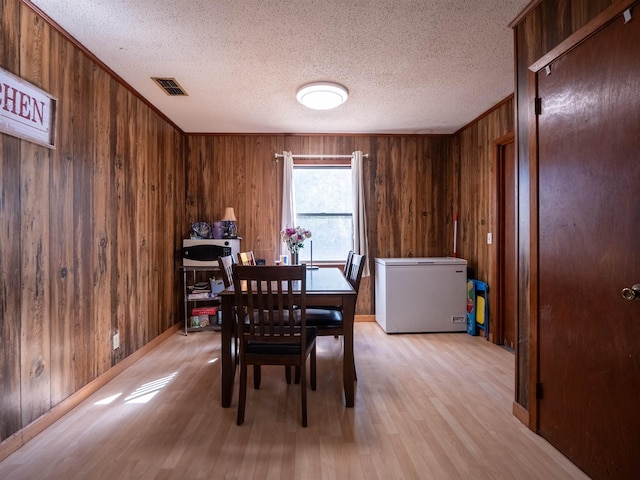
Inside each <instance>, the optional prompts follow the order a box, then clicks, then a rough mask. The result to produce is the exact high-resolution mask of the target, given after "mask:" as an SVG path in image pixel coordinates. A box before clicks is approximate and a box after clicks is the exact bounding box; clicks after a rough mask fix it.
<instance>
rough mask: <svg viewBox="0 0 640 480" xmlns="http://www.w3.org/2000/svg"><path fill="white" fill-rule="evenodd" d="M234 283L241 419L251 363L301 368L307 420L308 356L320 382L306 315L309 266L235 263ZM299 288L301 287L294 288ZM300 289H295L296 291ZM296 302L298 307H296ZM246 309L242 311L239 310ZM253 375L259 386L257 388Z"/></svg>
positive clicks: (313, 335) (312, 330)
mask: <svg viewBox="0 0 640 480" xmlns="http://www.w3.org/2000/svg"><path fill="white" fill-rule="evenodd" d="M233 283H234V289H235V300H236V307H237V311H238V313H239V315H242V316H244V318H243V319H240V321H239V322H238V329H239V337H240V395H239V399H238V418H237V423H238V425H242V423H243V422H244V415H245V406H246V398H247V366H248V365H254V366H261V365H285V366H286V367H290V366H293V367H296V368H298V369H300V372H301V373H300V393H301V396H300V401H301V406H302V426H303V427H306V426H307V375H306V370H307V368H306V365H307V358H309V357H311V359H310V371H311V387H312V390H315V385H316V334H317V329H316V328H315V327H309V326H307V320H306V302H307V300H306V266H305V265H300V266H297V265H295V266H283V267H281V266H252V265H237V264H236V265H234V266H233ZM296 290H297V291H298V292H299V293H297V292H295V291H296ZM294 292H295V293H294ZM294 305H295V308H294ZM240 312H242V314H240ZM258 387H259V384H258V385H256V383H255V381H254V388H258Z"/></svg>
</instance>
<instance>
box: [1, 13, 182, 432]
mask: <svg viewBox="0 0 640 480" xmlns="http://www.w3.org/2000/svg"><path fill="white" fill-rule="evenodd" d="M0 6H1V9H0V12H1V13H0V15H1V16H0V27H1V30H2V32H1V37H0V38H1V42H0V66H2V68H4V69H5V70H8V71H10V72H12V73H14V74H16V75H18V76H20V77H22V78H23V79H25V80H27V81H29V82H31V83H33V84H35V85H36V86H38V87H40V88H42V89H44V90H46V91H47V92H50V93H51V94H52V95H54V96H56V97H57V98H58V111H57V117H58V118H57V148H56V149H55V150H50V149H47V148H44V147H40V146H37V145H34V144H32V143H30V142H27V141H23V140H19V139H17V138H15V137H12V136H9V135H4V134H0V284H1V286H2V289H1V292H2V293H1V298H0V341H1V342H2V347H1V349H0V399H1V408H0V440H4V439H6V438H7V437H9V436H11V435H12V434H14V433H16V432H18V431H19V430H20V429H21V428H23V427H25V426H26V425H27V424H29V423H30V422H32V421H33V420H35V419H37V418H38V417H40V416H41V415H43V414H44V413H46V412H47V411H49V410H50V409H51V408H52V407H53V406H55V405H56V404H58V403H59V402H60V401H62V400H63V399H65V398H67V397H69V396H70V395H71V394H72V393H74V392H77V391H78V390H79V389H80V388H82V387H83V386H84V385H87V384H88V383H89V382H91V381H92V380H94V379H96V378H97V377H98V376H100V375H101V374H103V373H105V372H106V371H107V370H109V369H110V368H111V367H112V366H113V365H115V364H117V363H118V362H119V361H121V360H122V359H123V358H125V357H127V356H128V355H130V354H131V353H132V352H134V351H136V350H137V349H139V348H140V347H141V346H142V345H144V344H146V343H147V342H149V340H151V339H153V338H154V337H156V336H158V335H159V334H160V333H161V332H163V331H165V330H166V329H167V328H168V327H169V326H171V325H173V324H174V323H175V322H176V312H179V311H180V309H179V302H178V298H179V297H178V295H177V293H176V292H177V284H176V282H177V279H176V267H177V264H176V255H175V246H176V245H177V244H178V242H179V240H180V238H181V237H182V233H183V232H182V231H178V230H177V229H176V225H182V224H183V223H184V221H183V217H184V163H183V162H184V145H185V140H184V136H183V134H182V133H181V132H180V131H179V130H177V129H176V128H175V127H174V126H172V125H171V124H169V123H168V122H167V121H166V120H164V119H163V118H162V117H161V116H159V115H158V114H157V113H156V112H155V111H154V110H152V109H151V108H149V107H148V106H147V105H146V104H145V103H144V102H143V101H141V100H140V99H139V98H138V97H137V96H136V95H134V94H133V93H132V92H131V91H130V90H128V89H127V88H126V87H125V86H123V85H122V83H120V82H118V81H117V79H115V78H114V77H113V76H112V75H111V74H110V73H108V72H107V71H106V70H105V69H103V68H101V67H100V66H99V65H98V64H97V63H96V62H94V61H93V60H92V59H91V58H90V57H89V56H87V55H86V54H85V53H84V52H83V51H82V49H80V48H78V47H77V46H75V45H74V44H72V43H71V42H69V41H68V40H67V39H66V38H65V37H63V36H62V35H61V34H60V33H58V32H57V31H56V30H55V29H54V28H52V27H51V26H50V25H49V24H48V23H45V22H44V21H43V19H42V18H40V17H39V16H37V15H36V14H35V13H34V12H33V11H32V10H31V9H30V8H28V7H27V6H25V5H24V4H22V3H21V2H19V1H18V0H0ZM116 330H117V331H119V333H120V345H121V347H120V349H118V350H115V351H112V349H111V336H112V334H113V333H114V332H115V331H116Z"/></svg>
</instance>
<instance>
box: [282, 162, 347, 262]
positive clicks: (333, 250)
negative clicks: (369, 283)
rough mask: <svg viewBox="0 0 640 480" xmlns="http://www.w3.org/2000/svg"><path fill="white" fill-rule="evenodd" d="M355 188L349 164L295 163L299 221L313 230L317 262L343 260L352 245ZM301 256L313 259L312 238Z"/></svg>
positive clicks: (295, 199)
mask: <svg viewBox="0 0 640 480" xmlns="http://www.w3.org/2000/svg"><path fill="white" fill-rule="evenodd" d="M352 188H353V187H352V180H351V166H350V165H348V164H347V165H309V164H294V166H293V189H294V195H295V197H294V202H295V208H296V225H299V226H301V227H304V228H306V229H307V230H311V234H312V237H311V239H310V240H311V241H313V261H314V262H316V261H317V262H329V261H333V262H344V259H345V258H347V253H348V252H349V250H352V249H353V213H352V212H353V208H352V201H353V200H352ZM299 258H300V261H301V262H302V261H305V262H309V261H310V260H311V244H310V242H309V241H306V242H305V246H304V248H302V249H301V250H300V257H299Z"/></svg>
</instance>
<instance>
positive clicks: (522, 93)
mask: <svg viewBox="0 0 640 480" xmlns="http://www.w3.org/2000/svg"><path fill="white" fill-rule="evenodd" d="M614 3H616V2H615V0H590V1H584V0H564V1H555V0H537V1H534V2H531V5H530V7H529V8H527V9H525V11H524V12H523V14H522V15H521V16H520V17H519V18H517V19H516V20H514V22H513V25H512V26H513V28H514V34H515V45H516V51H515V56H516V93H515V96H516V111H517V119H516V124H517V132H518V134H517V151H518V183H519V185H520V189H519V202H518V205H519V213H518V215H519V219H520V223H519V232H518V237H519V243H518V251H519V260H518V262H519V265H518V268H519V286H518V290H519V295H518V303H519V307H518V317H519V321H518V344H519V351H518V355H517V370H516V402H517V403H518V404H520V405H521V406H522V407H523V408H525V409H528V408H529V407H530V406H532V405H533V403H534V400H535V399H534V398H533V394H534V388H533V387H534V386H535V382H536V380H537V379H536V378H535V376H536V374H535V370H533V374H532V373H531V372H532V369H535V364H536V362H537V359H536V344H535V332H532V327H531V324H532V318H531V312H532V309H533V305H532V302H535V301H536V299H535V292H536V285H535V278H534V277H535V275H534V274H532V261H533V262H535V256H534V252H535V242H536V238H535V237H536V228H537V226H536V224H535V218H537V206H536V205H537V199H536V189H535V186H534V187H531V186H530V183H531V177H530V172H531V171H532V170H533V171H535V169H536V165H535V163H534V162H535V159H530V158H529V157H530V156H529V144H530V141H529V135H530V134H531V133H530V132H531V131H533V125H531V122H532V120H531V110H530V109H531V107H532V105H533V98H534V94H535V92H531V91H529V85H528V79H529V72H528V68H529V65H531V64H532V63H534V62H535V61H536V60H538V59H539V58H540V57H542V56H543V55H545V54H546V53H548V52H549V51H550V50H551V49H553V48H554V47H555V46H557V45H558V44H559V43H560V42H562V41H563V40H565V39H566V38H567V37H569V36H570V35H571V34H572V33H574V32H575V31H576V30H578V29H579V28H580V27H582V26H584V25H585V24H587V23H588V22H589V21H590V20H591V19H593V18H594V17H596V16H597V15H598V14H599V13H600V12H602V11H603V10H605V9H606V8H607V7H609V6H610V5H612V4H614ZM530 187H531V188H530ZM532 237H533V238H532ZM534 267H535V266H534ZM532 339H533V340H532ZM532 342H533V343H532ZM531 421H533V418H531ZM530 426H531V427H533V424H530Z"/></svg>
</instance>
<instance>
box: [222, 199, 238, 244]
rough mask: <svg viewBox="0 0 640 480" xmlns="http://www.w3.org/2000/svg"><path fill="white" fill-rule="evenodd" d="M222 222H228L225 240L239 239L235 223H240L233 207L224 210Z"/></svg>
mask: <svg viewBox="0 0 640 480" xmlns="http://www.w3.org/2000/svg"><path fill="white" fill-rule="evenodd" d="M222 221H223V222H226V229H225V234H224V236H225V238H238V227H237V226H236V224H235V222H237V221H238V219H237V218H236V214H235V212H234V211H233V207H227V208H225V210H224V215H223V216H222Z"/></svg>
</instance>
